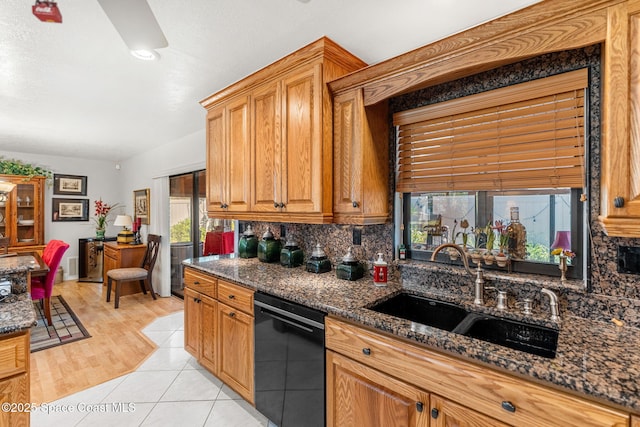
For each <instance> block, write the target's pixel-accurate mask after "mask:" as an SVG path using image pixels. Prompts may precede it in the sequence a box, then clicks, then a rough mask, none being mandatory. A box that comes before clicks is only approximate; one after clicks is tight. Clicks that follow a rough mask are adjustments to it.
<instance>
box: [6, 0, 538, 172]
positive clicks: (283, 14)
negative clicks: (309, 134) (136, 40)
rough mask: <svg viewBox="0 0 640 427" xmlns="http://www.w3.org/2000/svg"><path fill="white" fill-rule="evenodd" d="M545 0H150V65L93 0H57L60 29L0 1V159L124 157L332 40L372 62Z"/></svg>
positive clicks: (175, 135) (199, 125)
mask: <svg viewBox="0 0 640 427" xmlns="http://www.w3.org/2000/svg"><path fill="white" fill-rule="evenodd" d="M536 2H537V0H509V1H504V0H483V1H478V0H310V1H309V2H307V3H305V2H302V1H299V0H188V1H180V0H173V1H171V0H149V5H150V6H151V9H152V10H153V12H154V14H155V16H156V19H157V20H158V22H159V24H160V27H161V28H162V30H163V31H164V34H165V36H166V38H167V40H168V41H169V47H167V48H164V49H160V50H158V52H159V54H160V55H161V59H160V61H156V62H145V61H140V60H138V59H135V58H134V57H133V56H131V55H130V54H129V52H128V50H127V48H126V46H125V44H124V42H123V41H122V39H121V38H120V36H119V35H118V33H117V32H116V30H115V29H114V28H113V26H112V25H111V22H110V21H109V20H108V19H107V17H106V15H105V14H104V12H103V11H102V9H101V8H100V6H99V5H98V3H97V1H96V0H58V7H59V8H60V11H61V13H62V17H63V23H62V24H53V23H44V22H40V21H39V20H38V19H36V18H35V17H34V16H33V15H32V13H31V6H32V5H33V4H34V3H35V0H2V1H0V149H1V150H0V156H1V155H2V152H3V151H15V152H22V153H39V154H52V155H62V156H68V157H80V158H87V159H105V160H113V161H119V160H124V159H126V158H128V157H130V156H132V155H135V154H138V153H140V152H143V151H145V150H149V149H151V148H153V147H156V146H159V145H162V144H166V143H168V142H171V141H175V140H178V139H179V138H181V137H184V136H186V135H189V134H192V133H194V132H198V131H202V129H203V128H204V116H205V110H204V109H203V108H202V107H201V106H200V104H199V103H198V101H200V100H201V99H203V98H205V97H206V96H208V95H210V94H211V93H214V92H216V91H218V90H220V89H222V88H224V87H225V86H227V85H229V84H230V83H233V82H234V81H237V80H239V79H241V78H243V77H244V76H246V75H248V74H250V73H252V72H254V71H256V70H258V69H260V68H262V67H264V66H265V65H268V64H270V63H271V62H273V61H275V60H277V59H279V58H281V57H283V56H285V55H287V54H288V53H290V52H293V51H294V50H296V49H298V48H300V47H302V46H304V45H306V44H308V43H310V42H312V41H314V40H316V39H318V38H319V37H321V36H323V35H326V36H328V37H329V38H331V39H333V40H334V41H336V42H337V43H338V44H340V45H342V46H343V47H345V48H346V49H347V50H349V51H351V52H352V53H354V54H355V55H356V56H358V57H360V58H361V59H362V60H364V61H365V62H367V63H369V64H374V63H377V62H380V61H382V60H385V59H388V58H391V57H394V56H396V55H399V54H401V53H404V52H406V51H409V50H411V49H414V48H417V47H419V46H423V45H425V44H427V43H429V42H431V41H434V40H437V39H440V38H443V37H445V36H447V35H450V34H453V33H456V32H458V31H460V30H463V29H466V28H469V27H472V26H475V25H477V24H479V23H482V22H485V21H488V20H490V19H493V18H495V17H497V16H501V15H504V14H506V13H509V12H512V11H514V10H517V9H519V8H522V7H524V6H527V5H529V4H533V3H536ZM203 142H204V141H203Z"/></svg>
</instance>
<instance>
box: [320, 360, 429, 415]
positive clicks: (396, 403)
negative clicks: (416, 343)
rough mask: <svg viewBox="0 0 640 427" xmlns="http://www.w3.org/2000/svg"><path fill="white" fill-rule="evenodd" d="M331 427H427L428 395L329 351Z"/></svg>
mask: <svg viewBox="0 0 640 427" xmlns="http://www.w3.org/2000/svg"><path fill="white" fill-rule="evenodd" d="M327 426H328V427H361V426H371V427H376V426H379V427H394V426H398V427H416V426H420V427H427V426H429V395H428V393H426V392H425V391H423V390H420V389H418V388H416V387H414V386H412V385H410V384H407V383H405V382H402V381H399V380H397V379H395V378H393V377H391V376H388V375H385V374H383V373H381V372H379V371H377V370H375V369H372V368H369V367H367V366H365V365H363V364H360V363H358V362H355V361H353V360H351V359H348V358H346V357H344V356H341V355H339V354H337V353H334V352H332V351H327Z"/></svg>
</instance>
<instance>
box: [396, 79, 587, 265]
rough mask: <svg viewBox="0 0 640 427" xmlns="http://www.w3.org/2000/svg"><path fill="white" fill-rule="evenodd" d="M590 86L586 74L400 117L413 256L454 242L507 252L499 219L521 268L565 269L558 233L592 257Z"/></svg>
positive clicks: (399, 182) (401, 176) (400, 183)
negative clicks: (556, 249)
mask: <svg viewBox="0 0 640 427" xmlns="http://www.w3.org/2000/svg"><path fill="white" fill-rule="evenodd" d="M587 86H588V71H587V70H586V69H581V70H577V71H572V72H568V73H564V74H560V75H556V76H552V77H547V78H543V79H539V80H534V81H531V82H527V83H522V84H518V85H513V86H509V87H505V88H501V89H496V90H492V91H488V92H484V93H480V94H476V95H470V96H466V97H463V98H458V99H453V100H450V101H445V102H441V103H438V104H432V105H427V106H425V107H420V108H417V109H414V110H408V111H402V112H399V113H396V114H394V124H395V125H396V128H397V138H398V144H397V145H398V154H397V168H396V170H397V179H396V191H398V192H400V193H402V194H403V200H404V202H403V209H404V216H403V218H404V236H403V237H404V242H409V247H408V250H409V252H410V256H411V257H412V258H416V259H427V258H430V255H431V252H430V251H432V250H433V249H434V248H435V247H436V246H437V245H439V244H442V243H447V242H456V243H458V244H463V243H466V246H467V247H469V248H477V249H483V250H486V249H487V243H489V246H491V245H492V244H493V245H494V249H498V248H499V236H498V231H497V230H496V221H500V222H499V223H498V225H500V224H502V225H504V226H505V227H509V230H508V233H506V232H505V233H503V234H508V235H509V238H508V239H506V240H505V241H504V242H503V243H505V244H508V246H509V248H508V252H509V256H510V258H511V259H512V263H511V266H510V268H513V269H514V270H516V271H522V272H532V273H548V274H556V273H558V271H557V270H558V269H557V266H556V267H555V271H554V269H553V265H551V263H556V264H557V262H558V260H557V257H553V256H551V255H550V249H551V247H553V246H554V244H553V243H554V241H555V239H556V235H558V236H560V237H570V241H571V249H573V251H574V252H578V254H581V253H582V254H583V253H584V251H582V250H581V248H582V239H583V237H582V235H583V233H582V217H583V216H584V213H583V207H582V204H581V203H580V194H581V192H582V190H581V189H582V188H584V186H585V166H584V163H585V160H584V159H585V146H586V144H585V132H584V129H585V128H586V126H585V121H586V120H587V118H588V115H587V114H585V98H588V96H587V95H588V91H587ZM516 231H517V232H516ZM558 232H561V233H560V234H558ZM567 232H568V233H567ZM566 245H567V243H563V246H566ZM563 249H568V248H566V247H564V248H563ZM427 252H428V253H427ZM445 257H446V255H445V254H443V255H441V258H440V259H444V258H445ZM582 258H583V257H577V258H575V259H573V260H572V267H573V268H571V269H570V270H571V271H570V272H569V274H568V276H569V277H580V276H581V271H582Z"/></svg>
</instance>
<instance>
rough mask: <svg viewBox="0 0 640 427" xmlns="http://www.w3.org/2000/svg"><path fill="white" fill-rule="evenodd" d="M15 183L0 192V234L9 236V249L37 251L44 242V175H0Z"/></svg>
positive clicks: (4, 179)
mask: <svg viewBox="0 0 640 427" xmlns="http://www.w3.org/2000/svg"><path fill="white" fill-rule="evenodd" d="M0 181H6V182H11V183H13V184H15V187H14V188H13V190H11V191H10V192H9V193H7V194H2V195H0V235H2V236H4V237H8V238H9V250H10V252H22V251H40V250H41V249H42V245H44V183H45V177H43V176H36V177H33V178H29V177H27V176H18V175H0Z"/></svg>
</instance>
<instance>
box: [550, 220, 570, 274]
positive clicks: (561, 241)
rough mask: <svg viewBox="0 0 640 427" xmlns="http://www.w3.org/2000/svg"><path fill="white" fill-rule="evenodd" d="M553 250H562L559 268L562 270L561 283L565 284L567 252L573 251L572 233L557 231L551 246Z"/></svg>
mask: <svg viewBox="0 0 640 427" xmlns="http://www.w3.org/2000/svg"><path fill="white" fill-rule="evenodd" d="M551 249H561V250H562V252H561V253H560V258H559V259H560V261H559V263H558V268H559V269H560V273H561V274H560V281H561V282H564V281H565V280H567V276H566V273H567V257H566V255H565V251H567V252H570V251H571V231H556V238H555V240H554V241H553V243H552V244H551Z"/></svg>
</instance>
